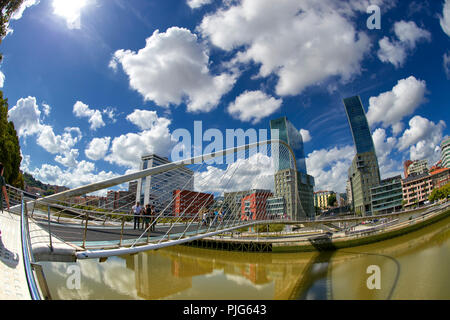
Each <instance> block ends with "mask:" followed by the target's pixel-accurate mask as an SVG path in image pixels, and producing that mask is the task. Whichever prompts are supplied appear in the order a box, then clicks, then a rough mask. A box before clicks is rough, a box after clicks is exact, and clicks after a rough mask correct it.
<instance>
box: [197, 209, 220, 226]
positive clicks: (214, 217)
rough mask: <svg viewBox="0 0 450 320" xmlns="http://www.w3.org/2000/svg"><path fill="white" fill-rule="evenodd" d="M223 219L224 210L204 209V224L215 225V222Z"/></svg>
mask: <svg viewBox="0 0 450 320" xmlns="http://www.w3.org/2000/svg"><path fill="white" fill-rule="evenodd" d="M222 220H223V213H222V210H219V211H213V210H210V211H204V212H203V215H202V225H204V226H208V225H214V224H215V223H221V222H222Z"/></svg>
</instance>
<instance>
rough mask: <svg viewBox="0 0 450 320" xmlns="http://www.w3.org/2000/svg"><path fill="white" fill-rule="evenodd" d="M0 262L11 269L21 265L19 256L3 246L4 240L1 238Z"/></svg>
mask: <svg viewBox="0 0 450 320" xmlns="http://www.w3.org/2000/svg"><path fill="white" fill-rule="evenodd" d="M0 261H1V262H2V263H3V264H5V265H6V266H8V267H9V268H14V269H15V268H16V267H17V265H18V264H19V255H18V254H16V253H14V252H11V251H9V250H8V249H7V248H6V247H5V245H4V244H3V239H2V238H1V237H0Z"/></svg>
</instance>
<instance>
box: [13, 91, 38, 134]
mask: <svg viewBox="0 0 450 320" xmlns="http://www.w3.org/2000/svg"><path fill="white" fill-rule="evenodd" d="M40 117H41V111H40V109H39V106H38V105H37V103H36V98H35V97H27V98H21V99H19V100H18V101H17V103H16V105H15V106H14V107H12V108H11V109H10V110H9V111H8V118H9V120H10V121H12V122H13V123H14V127H15V129H16V131H17V134H18V135H19V137H26V136H29V135H33V134H36V133H38V132H40V130H41V128H42V123H41V119H40Z"/></svg>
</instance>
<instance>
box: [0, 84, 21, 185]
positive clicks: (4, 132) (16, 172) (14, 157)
mask: <svg viewBox="0 0 450 320" xmlns="http://www.w3.org/2000/svg"><path fill="white" fill-rule="evenodd" d="M0 162H1V163H3V165H4V167H5V172H4V177H5V180H6V183H8V184H11V185H13V186H15V187H18V188H23V187H24V183H23V175H22V172H21V171H20V163H21V162H22V156H21V154H20V143H19V137H18V136H17V132H16V129H15V128H14V123H12V122H11V121H8V100H7V99H3V92H2V91H1V90H0Z"/></svg>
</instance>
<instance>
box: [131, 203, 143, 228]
mask: <svg viewBox="0 0 450 320" xmlns="http://www.w3.org/2000/svg"><path fill="white" fill-rule="evenodd" d="M141 212H142V207H141V206H140V204H139V201H138V202H136V205H135V206H133V207H132V208H131V213H132V214H133V217H134V230H136V225H137V228H138V229H139V225H140V224H139V222H140V220H141Z"/></svg>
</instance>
